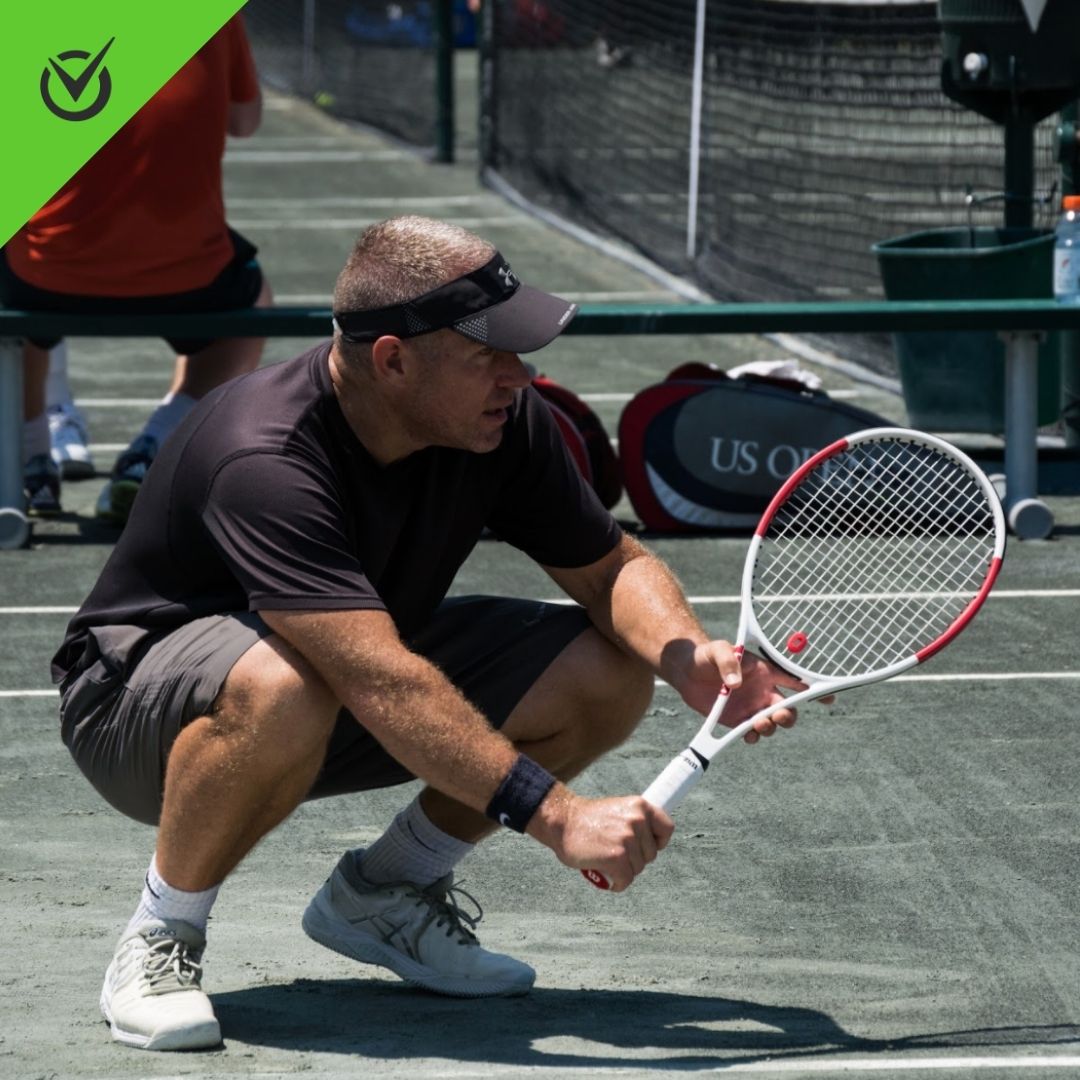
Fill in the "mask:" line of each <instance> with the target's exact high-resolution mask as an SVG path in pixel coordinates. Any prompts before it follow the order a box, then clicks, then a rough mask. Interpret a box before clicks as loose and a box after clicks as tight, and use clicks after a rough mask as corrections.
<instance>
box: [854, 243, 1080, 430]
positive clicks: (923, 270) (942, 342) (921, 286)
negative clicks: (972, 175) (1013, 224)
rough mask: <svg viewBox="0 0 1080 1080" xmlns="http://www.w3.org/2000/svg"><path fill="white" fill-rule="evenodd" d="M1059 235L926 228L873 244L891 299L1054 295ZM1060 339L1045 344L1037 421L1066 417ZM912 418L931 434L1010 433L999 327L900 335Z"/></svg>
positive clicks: (901, 365) (899, 349)
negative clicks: (1056, 236) (1063, 399)
mask: <svg viewBox="0 0 1080 1080" xmlns="http://www.w3.org/2000/svg"><path fill="white" fill-rule="evenodd" d="M1053 250H1054V234H1053V232H1051V231H1046V230H1041V229H1004V228H1002V229H995V228H990V227H985V226H980V227H978V228H971V229H965V228H950V229H928V230H926V231H924V232H916V233H908V234H907V235H905V236H897V237H894V238H892V239H890V240H883V241H882V242H881V243H879V244H875V245H874V247H873V251H874V254H875V255H876V256H877V259H878V267H879V269H880V271H881V282H882V285H883V286H884V289H885V297H886V299H888V300H1023V299H1039V298H1048V297H1051V296H1053ZM1060 338H1061V335H1059V334H1057V333H1051V334H1048V335H1047V340H1046V341H1045V342H1043V343H1042V344H1041V345H1040V346H1039V389H1038V421H1039V423H1040V424H1052V423H1054V422H1055V421H1056V420H1057V419H1058V416H1059V414H1060V411H1061V361H1060V350H1061V348H1062V342H1061V340H1060ZM893 340H894V343H895V348H896V361H897V366H898V368H899V372H900V383H901V386H902V387H903V391H904V402H905V404H906V405H907V411H908V419H909V421H910V423H911V425H912V426H913V427H918V428H927V429H929V430H931V431H977V432H991V433H1000V432H1002V431H1003V430H1004V428H1005V345H1004V343H1003V342H1002V341H1001V339H1000V338H999V337H998V336H997V334H995V333H994V332H993V331H982V330H972V331H957V330H948V331H936V330H933V331H915V332H905V333H901V334H894V335H893Z"/></svg>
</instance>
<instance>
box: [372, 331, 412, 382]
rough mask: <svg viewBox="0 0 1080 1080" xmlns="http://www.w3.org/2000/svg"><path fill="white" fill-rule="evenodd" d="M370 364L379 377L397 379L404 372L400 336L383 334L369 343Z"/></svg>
mask: <svg viewBox="0 0 1080 1080" xmlns="http://www.w3.org/2000/svg"><path fill="white" fill-rule="evenodd" d="M371 364H372V367H373V368H374V369H375V374H376V375H378V376H379V378H380V379H397V378H400V377H401V376H402V375H403V374H404V372H405V364H404V356H403V355H402V343H401V338H398V337H394V335H393V334H383V336H382V337H380V338H376V339H375V340H374V341H373V342H372V343H371Z"/></svg>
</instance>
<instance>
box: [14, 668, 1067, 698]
mask: <svg viewBox="0 0 1080 1080" xmlns="http://www.w3.org/2000/svg"><path fill="white" fill-rule="evenodd" d="M1049 679H1080V671H1003V672H993V671H991V672H984V673H982V674H971V673H967V672H957V673H955V674H949V675H897V676H896V677H895V678H892V679H890V680H889V682H897V683H900V682H911V683H915V682H935V683H946V682H963V683H988V682H1028V681H1036V682H1046V681H1047V680H1049ZM653 686H654V687H655V688H656V689H666V690H670V689H672V688H671V686H670V685H669V684H668V683H666V682H664V680H663V679H654V680H653ZM58 692H59V691H57V690H0V698H39V697H55V696H56V695H57V693H58Z"/></svg>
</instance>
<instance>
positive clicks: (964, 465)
mask: <svg viewBox="0 0 1080 1080" xmlns="http://www.w3.org/2000/svg"><path fill="white" fill-rule="evenodd" d="M1004 553H1005V518H1004V515H1003V514H1002V512H1001V504H1000V503H999V501H998V497H997V495H996V493H995V492H994V489H993V487H992V486H991V484H990V482H989V480H987V478H986V476H984V475H983V473H982V472H981V471H980V470H979V469H978V467H977V466H976V465H975V464H974V462H972V461H971V459H970V458H968V457H967V456H966V455H965V454H963V453H961V452H960V451H959V450H957V449H956V448H955V447H954V446H951V445H950V444H949V443H947V442H945V441H944V440H943V439H938V438H935V437H934V436H932V435H925V434H923V433H922V432H918V431H909V430H907V429H904V428H872V429H869V430H866V431H860V432H857V433H856V434H854V435H850V436H848V437H847V438H846V439H840V440H839V441H837V442H835V443H833V444H832V445H831V446H827V447H826V448H825V449H824V450H821V451H819V452H818V453H817V454H815V455H814V456H813V457H811V458H810V459H809V460H808V461H807V462H806V463H805V464H804V465H802V466H801V467H800V468H799V469H797V470H796V471H795V472H794V473H793V474H792V475H791V476H790V477H789V478H788V480H787V481H786V482H785V483H784V485H783V486H782V487H781V488H780V490H779V491H778V492H777V493H776V495H775V496H774V497H773V500H772V502H770V504H769V505H768V507H767V508H766V510H765V513H764V514H763V515H762V517H761V520H760V522H758V526H757V529H756V530H755V532H754V537H753V539H752V540H751V541H750V548H749V550H748V551H747V554H746V562H745V565H744V567H743V577H742V588H741V608H740V614H739V630H738V638H737V643H736V647H735V651H736V654H737V655H740V656H741V654H742V649H743V648H744V647H748V648H752V649H756V651H758V652H759V653H760V654H761V655H762V656H764V657H766V658H767V659H768V660H770V661H771V662H772V663H773V664H775V665H776V666H777V667H779V668H781V669H783V670H785V671H787V672H788V673H789V674H791V675H794V676H795V677H796V678H798V679H801V680H802V681H803V682H804V683H806V684H807V687H808V689H806V690H802V691H800V692H799V693H796V694H793V695H791V696H790V697H789V698H787V699H786V701H785V706H786V707H793V706H796V705H799V704H801V703H802V702H804V701H812V700H814V699H815V698H820V697H825V696H827V695H829V694H835V693H837V692H838V691H840V690H847V689H850V688H851V687H854V686H862V685H864V684H866V683H872V682H879V681H881V680H882V679H888V678H891V677H892V676H894V675H899V674H900V673H901V672H903V671H907V670H909V669H910V668H912V667H914V666H915V665H916V664H921V663H922V662H923V661H925V660H927V659H929V658H930V657H931V656H933V655H934V654H935V653H936V652H938V651H939V650H941V649H942V648H944V647H945V646H946V645H947V644H948V643H949V642H950V641H952V640H953V639H954V638H955V637H956V635H957V634H959V633H960V631H961V630H963V629H964V627H966V626H967V625H968V624H969V623H970V622H971V620H972V619H973V618H974V617H975V614H976V612H977V611H978V610H979V608H980V607H982V605H983V603H984V602H985V601H986V598H987V596H989V594H990V590H991V588H993V585H994V581H995V580H996V579H997V576H998V573H999V572H1000V570H1001V561H1002V558H1003V557H1004ZM793 626H796V627H799V629H798V630H796V631H792V629H791V628H792V627H793ZM811 643H813V648H809V646H810V644H811ZM728 700H729V695H727V694H725V693H721V694H719V695H718V697H717V699H716V704H715V705H714V706H713V708H712V711H711V712H710V713H709V715H708V717H707V718H706V720H705V723H704V724H703V725H702V727H701V729H700V731H698V733H697V735H695V736H694V738H693V739H692V740H691V742H690V745H689V747H687V749H686V750H685V751H684V752H683V753H681V754H679V755H678V756H677V757H676V758H674V759H673V760H672V761H671V763H670V764H669V765H668V766H667V768H665V769H664V771H663V772H662V773H661V774H660V775H659V776H658V777H657V778H656V780H654V781H653V783H652V784H650V785H649V787H648V788H647V790H646V791H645V793H644V798H646V799H647V800H648V801H649V802H651V803H653V804H654V805H656V806H659V807H661V808H662V809H664V810H667V811H673V810H674V809H675V808H676V807H678V806H679V804H680V803H681V802H682V801H683V799H685V798H686V796H687V794H688V793H689V791H690V789H691V788H692V787H693V786H694V785H695V784H696V783H697V782H698V781H699V780H700V779H701V776H702V774H703V773H704V771H705V769H706V768H707V767H708V764H709V762H710V761H711V760H712V759H713V758H714V757H715V756H716V755H717V754H718V753H719V752H720V751H721V750H722V749H723V748H724V747H725V746H727V745H728V744H729V743H731V742H734V741H735V740H736V739H739V738H741V737H742V736H743V735H745V734H746V733H747V732H748V731H750V730H751V729H752V728H753V726H754V724H755V723H756V722H757V721H759V720H761V719H763V718H764V717H766V716H768V715H769V714H770V713H771V712H775V711H776V706H771V707H770V708H768V709H763V710H762V711H761V712H759V713H757V714H755V715H754V716H751V717H750V718H749V719H746V720H743V721H742V722H741V723H739V724H738V725H737V726H735V727H733V728H732V729H731V730H730V731H727V732H725V733H724V734H722V735H717V734H716V726H717V724H718V723H719V722H720V719H721V716H722V714H723V711H724V707H725V706H726V704H727V702H728ZM585 876H586V877H588V879H589V880H590V881H592V882H593V883H594V884H600V885H602V887H607V882H606V879H605V881H604V882H603V883H601V882H598V881H597V880H596V871H589V872H586V874H585ZM600 876H601V877H603V875H600Z"/></svg>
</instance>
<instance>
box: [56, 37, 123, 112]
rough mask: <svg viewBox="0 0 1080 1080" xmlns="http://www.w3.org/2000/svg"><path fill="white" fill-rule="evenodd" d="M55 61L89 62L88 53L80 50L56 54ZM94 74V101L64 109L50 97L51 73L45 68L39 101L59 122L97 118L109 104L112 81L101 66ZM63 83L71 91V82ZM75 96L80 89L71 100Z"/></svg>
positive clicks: (105, 68) (73, 96)
mask: <svg viewBox="0 0 1080 1080" xmlns="http://www.w3.org/2000/svg"><path fill="white" fill-rule="evenodd" d="M110 44H111V42H110ZM103 51H104V50H103ZM101 55H102V54H101V53H99V54H98V56H99V57H100V56H101ZM56 59H57V60H89V59H90V53H88V52H85V51H84V50H82V49H68V50H67V52H62V53H58V54H57V57H56ZM95 74H96V75H97V81H98V91H97V96H96V97H95V98H94V100H93V101H92V102H90V104H89V105H87V106H86V107H85V108H82V109H65V108H64V107H63V106H61V105H58V104H57V103H56V101H55V99H54V98H53V96H52V92H51V90H50V81H51V79H52V76H53V72H52V71H50V70H49V68H48V67H46V68H45V69H44V70H43V71H42V72H41V100H42V101H44V102H45V105H46V107H47V108H48V110H49V111H50V112H51V113H53V114H54V115H55V116H59V117H60V119H61V120H89V119H90V118H91V117H94V116H97V114H98V113H99V112H101V110H102V109H104V108H105V106H106V105H107V104H108V103H109V95H110V94H111V93H112V79H111V78H110V77H109V69H108V68H107V67H104V66H102V67H100V68H98V69H97V70H96V72H95ZM64 82H65V83H66V84H67V88H68V90H69V91H71V90H72V85H73V83H72V81H71V80H64ZM77 94H81V88H80V89H79V90H78V91H77V92H76V93H72V95H71V96H72V98H73V99H75V98H76V97H77Z"/></svg>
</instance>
